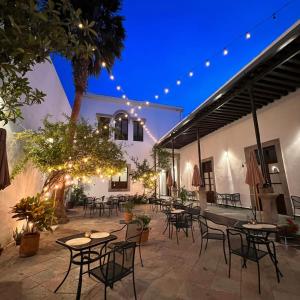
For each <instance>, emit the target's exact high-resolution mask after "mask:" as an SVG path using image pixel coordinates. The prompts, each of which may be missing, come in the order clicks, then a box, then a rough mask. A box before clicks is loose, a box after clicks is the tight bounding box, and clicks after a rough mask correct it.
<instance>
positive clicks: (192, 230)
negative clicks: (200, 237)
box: [191, 226, 195, 243]
mask: <svg viewBox="0 0 300 300" xmlns="http://www.w3.org/2000/svg"><path fill="white" fill-rule="evenodd" d="M191 232H192V238H193V243H195V238H194V229H193V226H192V227H191Z"/></svg>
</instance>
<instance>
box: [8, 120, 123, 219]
mask: <svg viewBox="0 0 300 300" xmlns="http://www.w3.org/2000/svg"><path fill="white" fill-rule="evenodd" d="M43 123H44V126H43V128H40V129H38V130H36V131H31V130H26V131H23V132H20V133H17V134H16V138H17V140H19V141H22V142H23V152H24V155H23V158H22V159H21V160H20V161H19V162H18V163H17V164H16V166H15V167H14V170H13V176H15V175H16V174H18V173H19V172H20V171H21V170H23V168H24V167H25V165H26V164H27V163H28V162H31V163H32V164H33V165H34V166H35V167H36V168H38V169H39V170H40V171H41V172H42V173H44V174H46V175H47V179H46V181H45V184H44V187H43V191H42V193H52V194H55V198H56V200H57V201H56V203H57V205H56V216H57V218H58V221H59V222H64V221H66V219H67V218H66V214H65V209H64V205H63V201H61V199H63V193H64V189H65V186H68V185H70V184H71V183H72V182H73V180H74V181H78V180H79V181H82V182H86V181H87V180H88V178H89V177H92V176H101V177H102V176H105V177H110V176H112V175H115V174H117V173H119V172H121V171H122V170H123V169H124V168H125V167H126V161H125V160H124V158H123V153H122V149H121V146H120V145H117V144H116V143H114V142H113V141H111V140H109V139H108V138H107V137H106V136H105V135H103V136H102V135H101V134H100V132H99V130H98V129H96V128H94V127H93V126H91V125H89V124H88V123H87V122H86V121H84V120H80V121H79V122H77V123H76V124H73V123H70V122H69V120H67V122H50V121H49V119H48V118H46V119H45V120H44V122H43ZM74 127H75V128H74ZM71 130H75V132H76V136H75V140H74V142H73V145H72V146H71V145H70V139H69V135H70V131H71ZM54 190H56V191H55V193H54ZM61 193H62V194H61ZM49 196H50V195H49ZM52 196H53V195H52Z"/></svg>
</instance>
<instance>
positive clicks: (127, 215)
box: [124, 212, 133, 222]
mask: <svg viewBox="0 0 300 300" xmlns="http://www.w3.org/2000/svg"><path fill="white" fill-rule="evenodd" d="M132 217H133V213H132V212H131V213H130V212H124V220H125V222H130V221H132Z"/></svg>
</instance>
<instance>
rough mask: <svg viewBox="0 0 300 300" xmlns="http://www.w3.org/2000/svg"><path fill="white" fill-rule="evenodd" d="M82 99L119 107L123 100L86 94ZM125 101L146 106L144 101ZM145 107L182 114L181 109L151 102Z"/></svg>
mask: <svg viewBox="0 0 300 300" xmlns="http://www.w3.org/2000/svg"><path fill="white" fill-rule="evenodd" d="M84 99H93V100H98V101H104V102H111V103H117V104H120V105H124V99H120V98H117V97H112V96H104V95H97V94H92V93H86V94H85V96H84ZM126 101H130V103H131V104H132V105H134V106H139V105H141V106H146V100H145V101H141V100H133V99H127V100H126ZM147 107H153V108H158V109H166V110H174V111H178V112H180V113H182V112H183V108H182V107H179V106H172V105H164V104H159V103H153V102H149V105H147Z"/></svg>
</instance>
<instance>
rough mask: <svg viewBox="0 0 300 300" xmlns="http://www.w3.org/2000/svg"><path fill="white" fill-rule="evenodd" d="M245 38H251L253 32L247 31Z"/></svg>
mask: <svg viewBox="0 0 300 300" xmlns="http://www.w3.org/2000/svg"><path fill="white" fill-rule="evenodd" d="M245 38H246V40H249V39H250V38H251V33H250V32H246V35H245Z"/></svg>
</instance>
